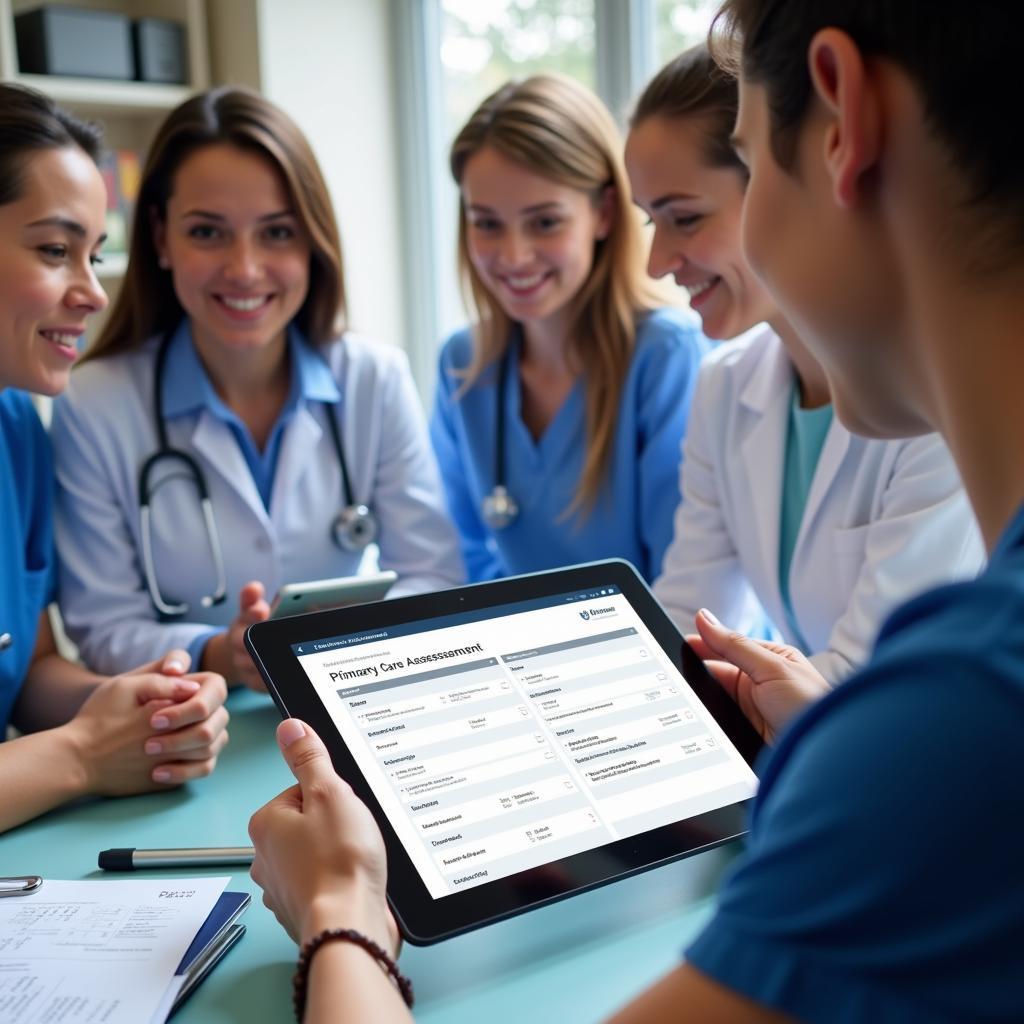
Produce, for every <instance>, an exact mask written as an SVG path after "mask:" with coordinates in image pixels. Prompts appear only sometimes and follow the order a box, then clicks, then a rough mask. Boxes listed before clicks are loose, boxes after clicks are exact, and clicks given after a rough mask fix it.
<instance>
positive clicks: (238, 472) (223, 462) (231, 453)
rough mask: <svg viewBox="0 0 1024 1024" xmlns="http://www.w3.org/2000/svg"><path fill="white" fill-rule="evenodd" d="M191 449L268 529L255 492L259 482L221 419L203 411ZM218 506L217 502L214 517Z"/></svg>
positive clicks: (266, 520)
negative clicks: (254, 478)
mask: <svg viewBox="0 0 1024 1024" xmlns="http://www.w3.org/2000/svg"><path fill="white" fill-rule="evenodd" d="M192 447H193V448H194V449H195V451H196V453H197V454H199V455H201V456H202V457H203V459H204V460H205V461H206V463H207V465H208V466H209V467H210V469H211V470H212V471H213V472H214V473H216V474H217V475H218V476H219V477H220V478H221V480H223V482H224V483H225V484H226V485H227V487H228V488H229V489H230V490H232V491H234V492H235V494H237V495H238V497H239V498H241V500H242V501H243V502H244V503H245V504H246V505H247V506H248V508H249V510H250V511H251V512H252V514H253V515H254V516H256V518H257V519H259V521H260V522H261V523H263V525H264V526H269V519H268V518H267V511H266V509H265V508H264V507H263V500H262V499H261V498H260V492H259V491H258V490H257V489H256V481H255V480H253V478H252V473H251V472H250V471H249V464H248V463H247V462H246V461H245V456H244V455H243V454H242V450H241V448H239V447H238V442H237V441H236V440H235V435H234V434H232V433H231V428H230V427H229V426H228V425H227V424H226V423H225V422H224V421H223V420H220V419H218V418H217V417H216V416H214V415H213V413H211V412H210V411H209V410H208V409H202V410H201V411H200V413H199V419H198V420H197V422H196V426H195V430H194V431H193V433H192ZM216 504H217V503H216V500H215V501H214V513H216Z"/></svg>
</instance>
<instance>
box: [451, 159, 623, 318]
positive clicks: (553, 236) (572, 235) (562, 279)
mask: <svg viewBox="0 0 1024 1024" xmlns="http://www.w3.org/2000/svg"><path fill="white" fill-rule="evenodd" d="M461 188H462V203H463V207H464V210H465V217H466V242H467V248H468V250H469V258H470V260H471V262H472V264H473V267H474V269H475V270H476V272H477V274H478V275H479V276H480V279H481V281H482V282H483V284H484V286H485V287H486V288H487V290H488V291H489V292H490V293H491V294H492V295H493V296H494V298H495V300H496V301H497V302H498V303H499V304H500V306H501V308H502V309H503V310H504V311H505V313H506V314H507V315H508V316H509V317H510V318H511V319H512V320H515V321H517V322H519V323H521V324H523V326H524V328H525V329H526V330H527V331H529V330H530V329H531V327H537V328H543V327H545V326H550V325H551V324H552V323H554V322H557V321H558V320H559V318H561V317H562V316H564V315H565V314H566V313H567V311H568V309H569V307H570V304H571V303H572V301H573V299H574V298H575V297H576V295H577V293H578V292H579V290H580V289H581V288H582V287H583V284H584V282H586V280H587V277H588V276H589V274H590V271H591V268H592V267H593V264H594V245H595V243H596V242H597V241H598V240H599V239H601V238H604V237H606V236H607V234H608V230H609V223H610V218H611V215H610V213H609V212H608V210H607V209H606V208H605V207H606V205H607V204H605V203H602V204H598V205H595V203H594V202H593V200H592V199H591V197H590V196H589V195H587V193H585V192H583V191H581V190H579V189H576V188H572V187H571V186H568V185H561V184H559V183H557V182H554V181H552V180H551V179H550V178H544V177H541V176H540V175H539V174H534V173H533V172H532V171H529V170H527V169H526V168H525V167H523V166H522V165H521V164H518V163H515V162H513V161H511V160H509V159H508V158H507V157H505V156H503V155H502V154H501V153H499V152H498V151H497V150H496V149H493V148H491V147H484V148H483V149H481V150H479V152H477V153H475V154H474V155H473V156H472V157H470V158H469V160H467V161H466V166H465V170H464V172H463V175H462V183H461Z"/></svg>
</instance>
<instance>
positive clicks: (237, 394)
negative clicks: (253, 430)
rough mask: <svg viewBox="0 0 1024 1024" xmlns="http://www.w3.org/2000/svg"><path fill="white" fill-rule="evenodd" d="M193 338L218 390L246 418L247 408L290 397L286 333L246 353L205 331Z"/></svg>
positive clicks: (229, 405) (225, 400)
mask: <svg viewBox="0 0 1024 1024" xmlns="http://www.w3.org/2000/svg"><path fill="white" fill-rule="evenodd" d="M192 337H193V341H194V343H195V347H196V351H197V352H198V353H199V358H200V360H201V361H202V363H203V367H204V368H205V370H206V373H207V375H208V376H209V378H210V383H211V384H213V388H214V390H215V391H216V392H217V394H218V395H219V396H220V398H221V400H222V401H223V402H224V404H225V405H227V406H228V408H230V409H232V410H233V411H234V412H236V413H238V414H239V415H241V416H243V418H244V415H243V413H244V410H245V409H246V408H251V407H253V406H254V405H264V406H265V405H266V404H267V403H268V402H272V401H273V400H274V398H276V397H277V396H278V395H284V396H286V395H287V393H288V386H289V384H290V381H291V376H290V372H289V365H288V343H287V335H286V334H285V333H284V332H282V334H281V335H280V336H279V337H277V338H275V339H274V340H273V341H272V342H270V343H269V344H266V345H261V346H259V347H258V348H253V349H242V350H239V349H236V348H230V347H228V346H227V345H223V344H221V343H220V342H218V341H216V340H213V339H209V338H206V337H205V336H204V335H203V334H202V332H201V331H195V330H194V331H193V335H192ZM281 401H282V402H283V397H282V399H281Z"/></svg>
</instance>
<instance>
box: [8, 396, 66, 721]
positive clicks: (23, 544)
mask: <svg viewBox="0 0 1024 1024" xmlns="http://www.w3.org/2000/svg"><path fill="white" fill-rule="evenodd" d="M54 564H55V559H54V549H53V459H52V456H51V454H50V442H49V438H48V437H47V436H46V431H45V430H43V425H42V424H41V423H40V422H39V417H38V416H37V415H36V411H35V409H34V408H33V407H32V402H31V400H30V399H29V397H28V395H26V394H24V393H22V392H19V391H11V390H5V391H0V634H3V633H9V634H10V635H11V637H12V638H13V643H12V644H11V645H10V646H9V647H8V648H7V649H6V650H3V651H0V741H2V740H3V737H4V733H5V731H6V729H7V724H8V722H9V721H10V718H11V709H12V708H13V706H14V703H15V701H16V700H17V699H18V694H19V693H20V691H21V686H22V683H23V682H24V681H25V672H26V671H27V670H28V666H29V662H30V661H31V659H32V652H33V651H34V650H35V646H36V639H37V634H38V631H39V615H40V613H41V612H42V611H43V609H44V608H45V607H46V606H47V605H48V604H49V603H50V601H52V600H53V594H54V588H55V578H54V577H55V570H54Z"/></svg>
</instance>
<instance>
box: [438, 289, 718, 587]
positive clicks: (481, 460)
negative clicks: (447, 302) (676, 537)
mask: <svg viewBox="0 0 1024 1024" xmlns="http://www.w3.org/2000/svg"><path fill="white" fill-rule="evenodd" d="M707 349H708V342H707V341H706V340H705V338H704V337H703V335H701V334H700V332H699V331H698V330H697V329H696V328H695V327H694V326H693V324H692V323H691V322H690V321H689V320H688V319H687V318H686V317H685V315H684V314H683V313H681V312H679V311H677V310H670V309H662V310H656V311H654V312H652V313H650V314H648V315H646V316H645V317H644V318H643V320H642V321H641V322H640V324H639V325H638V330H637V338H636V349H635V352H634V355H633V360H632V362H631V364H630V367H629V373H628V375H627V377H626V380H625V382H624V386H623V389H622V396H621V399H620V403H619V415H618V420H617V424H616V429H615V438H614V441H613V446H612V457H611V462H610V464H609V469H608V475H607V478H606V483H605V486H604V488H603V489H602V491H601V493H600V494H599V496H598V499H597V501H596V503H595V504H594V505H593V507H592V508H591V509H590V510H589V514H588V513H587V512H586V511H584V512H575V513H573V514H572V515H571V516H566V515H565V511H566V509H567V508H568V507H569V506H570V505H571V504H572V502H573V499H574V498H575V496H576V491H577V488H578V486H579V480H580V475H581V473H582V470H583V461H584V456H585V452H586V408H585V391H584V387H585V384H584V381H583V380H582V379H581V380H579V381H577V383H576V386H575V387H574V388H573V390H572V391H571V392H570V394H569V396H568V398H566V400H565V403H564V405H563V406H562V408H561V409H560V410H559V411H558V413H557V415H556V416H555V418H554V419H553V420H552V421H551V423H550V424H549V425H548V428H547V430H545V432H544V434H543V436H542V437H541V438H540V440H539V441H534V439H533V437H532V435H531V434H530V431H529V430H528V429H527V427H526V425H525V424H524V423H523V420H522V417H521V415H520V394H521V391H520V382H519V360H518V340H513V342H512V349H511V351H510V353H509V356H510V358H509V372H508V374H507V377H506V382H505V384H506V391H505V452H506V454H505V466H506V473H507V480H506V486H507V488H508V490H509V492H510V494H511V495H512V496H513V497H514V498H515V500H516V502H517V503H518V505H519V516H518V517H517V518H516V519H515V520H514V521H513V522H512V523H511V524H510V525H509V526H507V527H505V528H504V529H502V530H491V529H490V528H489V527H488V526H487V525H486V524H485V523H484V521H483V518H482V516H481V505H482V503H483V500H484V498H485V497H486V496H487V495H488V494H490V492H491V490H492V489H493V487H494V486H495V482H496V481H495V473H494V469H495V448H496V440H495V416H496V405H497V403H496V398H495V389H496V386H497V379H498V368H497V366H491V367H489V368H488V369H487V370H486V371H485V372H484V374H483V375H482V376H481V377H480V378H479V379H478V380H477V381H476V383H475V384H474V385H473V387H472V388H470V389H469V390H468V391H466V392H464V393H462V394H460V393H459V392H460V388H461V386H462V378H461V377H460V376H459V371H461V370H464V369H465V368H466V367H467V366H468V365H469V363H470V361H471V358H472V337H471V334H470V331H469V329H464V330H461V331H458V332H457V333H456V334H454V335H452V337H451V338H449V339H448V341H447V342H446V343H445V345H444V348H443V349H442V351H441V358H440V368H439V373H438V382H437V394H436V400H435V405H434V414H433V417H432V420H431V424H430V436H431V440H432V441H433V444H434V451H435V452H436V453H437V458H438V463H439V464H440V467H441V476H442V479H443V481H444V486H445V492H446V497H447V500H448V508H449V512H450V513H451V516H452V519H453V520H454V522H455V525H456V527H457V529H458V531H459V536H460V542H461V546H462V554H463V558H464V561H465V563H466V570H467V572H468V574H469V578H470V580H472V581H479V580H488V579H496V578H498V577H501V576H508V575H511V574H517V573H524V572H534V571H538V570H542V569H552V568H556V567H558V566H563V565H573V564H575V563H578V562H589V561H593V560H595V559H600V558H616V557H617V558H625V559H628V560H629V561H630V562H632V563H633V564H634V565H635V566H636V567H637V569H639V570H640V572H641V573H642V574H643V576H644V577H645V578H646V579H647V580H648V581H650V580H652V579H654V578H655V577H656V576H658V574H659V573H660V571H661V562H662V557H663V556H664V554H665V549H666V548H667V547H668V545H669V543H670V542H671V540H672V529H673V517H674V514H675V510H676V506H677V505H678V504H679V465H680V461H681V459H682V450H681V449H682V440H683V436H684V434H685V433H686V421H687V417H688V415H689V411H690V400H691V398H692V396H693V389H694V385H695V384H696V380H697V369H698V366H699V363H700V360H701V358H702V356H703V355H704V353H705V352H706V351H707Z"/></svg>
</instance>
